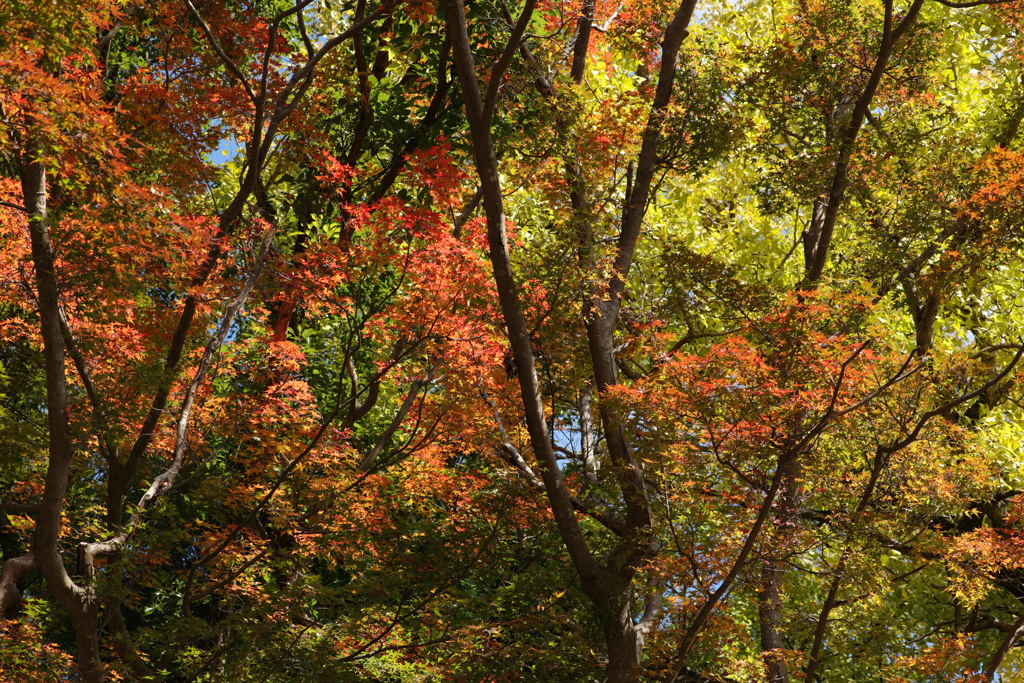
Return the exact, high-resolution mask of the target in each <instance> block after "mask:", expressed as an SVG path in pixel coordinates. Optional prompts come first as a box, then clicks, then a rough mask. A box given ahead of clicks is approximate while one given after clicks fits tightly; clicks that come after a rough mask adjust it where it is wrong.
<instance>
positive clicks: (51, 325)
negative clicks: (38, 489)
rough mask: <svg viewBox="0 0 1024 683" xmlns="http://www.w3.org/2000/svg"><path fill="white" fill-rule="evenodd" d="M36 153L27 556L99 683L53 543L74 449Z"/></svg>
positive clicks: (83, 608) (89, 633)
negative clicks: (32, 471)
mask: <svg viewBox="0 0 1024 683" xmlns="http://www.w3.org/2000/svg"><path fill="white" fill-rule="evenodd" d="M27 124H28V125H27V126H26V128H27V129H28V130H29V131H31V130H32V121H31V120H28V121H27ZM29 135H31V133H29ZM41 157H42V149H41V147H40V145H39V143H38V141H37V140H35V139H34V138H32V137H29V139H28V140H27V141H26V144H25V151H24V152H23V157H22V159H21V169H20V170H21V187H22V194H23V197H24V206H25V209H26V210H27V211H28V216H29V219H28V226H29V234H30V238H31V242H32V263H33V266H34V270H35V280H36V290H37V296H38V301H39V324H40V332H41V335H42V339H43V362H44V365H45V372H46V408H47V422H48V427H49V435H48V436H49V454H48V460H47V468H46V483H45V487H44V488H43V496H42V501H41V502H40V504H39V511H38V513H37V515H36V528H35V534H34V536H33V539H32V555H33V557H34V558H35V560H36V563H37V564H38V566H39V569H40V570H41V571H42V573H43V576H44V577H45V579H46V584H47V586H48V587H49V589H50V591H51V592H52V593H53V595H54V597H55V598H56V599H57V602H58V603H60V606H61V607H63V608H64V610H65V611H66V612H67V614H68V616H69V617H70V618H71V623H72V624H73V626H74V629H75V643H76V645H77V649H78V652H77V658H78V666H79V668H80V670H81V674H82V678H83V680H84V681H86V683H99V682H100V681H102V680H103V668H102V666H101V664H100V650H99V619H98V617H99V604H98V602H97V601H96V599H95V596H94V595H93V594H92V591H91V590H88V589H86V588H82V587H80V586H77V585H76V584H75V583H74V582H73V581H72V580H71V577H70V576H69V575H68V573H67V570H65V568H64V560H63V558H62V557H61V554H60V549H59V547H58V541H59V540H60V525H61V510H62V508H63V505H64V495H65V493H66V491H67V487H68V480H69V478H70V475H71V461H72V459H73V457H74V447H73V445H72V443H71V434H70V430H69V425H68V397H67V379H66V377H65V373H64V338H63V336H62V334H61V327H60V299H59V294H58V289H57V278H56V274H55V272H54V268H55V265H54V255H53V247H52V244H51V242H50V226H49V215H48V212H47V206H46V166H45V165H44V163H43V161H42V159H41Z"/></svg>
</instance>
